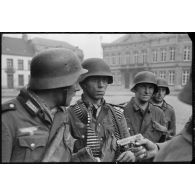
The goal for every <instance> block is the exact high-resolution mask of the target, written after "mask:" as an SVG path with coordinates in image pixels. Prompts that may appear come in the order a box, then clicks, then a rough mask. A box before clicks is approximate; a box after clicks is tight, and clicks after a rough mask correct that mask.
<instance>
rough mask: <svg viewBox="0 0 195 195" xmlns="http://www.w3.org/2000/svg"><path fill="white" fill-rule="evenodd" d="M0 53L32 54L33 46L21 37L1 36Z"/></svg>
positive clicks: (30, 55) (29, 55)
mask: <svg viewBox="0 0 195 195" xmlns="http://www.w3.org/2000/svg"><path fill="white" fill-rule="evenodd" d="M2 54H6V55H16V56H28V57H32V56H34V49H33V46H32V45H31V44H30V42H29V41H25V40H24V39H21V38H13V37H4V36H3V37H2Z"/></svg>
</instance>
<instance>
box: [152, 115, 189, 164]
mask: <svg viewBox="0 0 195 195" xmlns="http://www.w3.org/2000/svg"><path fill="white" fill-rule="evenodd" d="M158 145H159V147H160V151H159V153H158V154H157V155H156V157H155V159H154V162H191V161H192V118H190V119H189V121H188V122H187V123H186V125H185V127H184V129H183V130H182V131H181V132H180V133H179V134H178V135H176V136H175V137H173V139H172V140H169V141H167V142H165V143H162V144H158Z"/></svg>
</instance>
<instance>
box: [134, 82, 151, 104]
mask: <svg viewBox="0 0 195 195" xmlns="http://www.w3.org/2000/svg"><path fill="white" fill-rule="evenodd" d="M153 93H154V85H153V84H150V83H143V84H138V85H137V86H136V88H135V97H136V99H137V100H138V101H139V102H140V103H145V102H148V101H149V100H150V98H151V97H152V95H153Z"/></svg>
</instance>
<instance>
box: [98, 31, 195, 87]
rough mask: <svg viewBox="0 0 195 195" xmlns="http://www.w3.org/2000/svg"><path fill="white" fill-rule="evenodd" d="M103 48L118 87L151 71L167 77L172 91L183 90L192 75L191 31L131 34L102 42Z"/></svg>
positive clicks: (124, 85) (104, 56) (128, 85)
mask: <svg viewBox="0 0 195 195" xmlns="http://www.w3.org/2000/svg"><path fill="white" fill-rule="evenodd" d="M102 48H103V59H104V60H105V61H106V62H107V63H108V64H109V65H110V68H111V70H112V73H113V76H114V83H113V85H116V86H122V87H124V88H130V87H132V85H133V78H134V76H135V74H137V73H138V72H140V71H143V70H149V71H152V72H154V73H155V75H156V76H157V77H161V78H165V79H166V80H167V81H168V84H169V87H170V89H171V90H180V89H181V88H182V87H183V86H184V85H185V84H186V82H187V80H188V78H189V75H190V68H191V59H192V42H191V39H190V38H189V36H188V35H187V34H128V35H125V36H123V37H121V38H119V39H117V40H116V41H114V42H112V43H102Z"/></svg>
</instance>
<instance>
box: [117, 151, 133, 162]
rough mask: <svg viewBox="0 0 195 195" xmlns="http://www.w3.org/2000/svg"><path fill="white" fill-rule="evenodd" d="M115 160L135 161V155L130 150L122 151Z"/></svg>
mask: <svg viewBox="0 0 195 195" xmlns="http://www.w3.org/2000/svg"><path fill="white" fill-rule="evenodd" d="M116 161H117V162H135V155H134V154H133V153H132V152H131V151H125V152H123V153H122V154H121V155H120V156H119V157H118V158H117V160H116Z"/></svg>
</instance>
